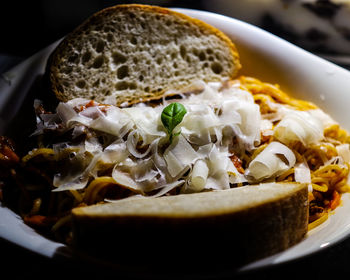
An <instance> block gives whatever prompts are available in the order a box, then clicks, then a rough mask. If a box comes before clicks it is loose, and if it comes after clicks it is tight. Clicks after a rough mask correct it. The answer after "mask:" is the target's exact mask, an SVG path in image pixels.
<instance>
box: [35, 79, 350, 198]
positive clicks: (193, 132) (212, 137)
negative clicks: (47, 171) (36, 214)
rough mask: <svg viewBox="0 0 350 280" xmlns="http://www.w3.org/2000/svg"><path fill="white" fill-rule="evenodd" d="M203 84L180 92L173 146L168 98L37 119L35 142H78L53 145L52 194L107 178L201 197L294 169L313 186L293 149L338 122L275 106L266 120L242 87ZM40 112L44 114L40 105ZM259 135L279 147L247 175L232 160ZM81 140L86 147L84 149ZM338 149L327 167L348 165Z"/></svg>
mask: <svg viewBox="0 0 350 280" xmlns="http://www.w3.org/2000/svg"><path fill="white" fill-rule="evenodd" d="M199 85H200V88H203V91H202V92H200V93H193V94H181V93H180V96H181V97H182V98H181V99H179V100H176V102H179V103H181V104H182V105H183V106H184V107H185V108H186V111H187V112H186V114H185V115H184V118H183V119H182V121H181V122H180V123H179V124H177V126H176V127H175V128H174V134H173V137H172V140H171V141H169V135H168V131H167V130H166V128H165V127H164V126H163V124H162V122H161V114H162V111H163V109H164V108H165V106H166V105H167V104H168V103H169V102H174V100H171V101H167V100H166V99H165V98H164V100H163V104H160V105H157V106H148V105H147V104H138V105H134V106H133V107H130V108H118V107H116V106H112V105H103V104H98V103H96V102H94V101H91V100H86V99H82V98H77V99H72V100H70V101H68V102H66V103H63V102H61V103H59V105H58V107H57V109H56V114H41V115H39V116H38V117H37V130H36V131H35V132H34V134H33V135H38V134H41V133H43V132H44V131H45V130H46V129H51V130H58V131H59V132H60V133H71V136H72V139H74V140H73V141H71V142H69V141H67V142H64V143H57V144H53V146H52V148H53V151H54V158H55V160H59V161H62V164H60V166H64V167H63V168H62V170H60V171H57V174H56V175H55V177H54V186H55V187H56V188H55V190H54V191H64V190H79V189H83V188H85V187H86V186H87V184H88V183H89V182H91V180H94V178H96V177H98V176H99V174H106V173H108V175H109V176H112V178H113V179H114V180H115V182H116V184H118V185H119V186H122V187H124V188H127V189H130V190H132V191H133V192H135V193H138V194H142V195H148V196H161V195H164V194H166V193H168V192H169V191H171V190H172V189H174V188H177V187H180V186H182V188H181V190H182V191H183V192H200V191H203V190H212V189H215V190H221V189H227V188H230V187H231V186H232V185H233V184H241V183H245V182H248V183H250V182H254V183H256V182H260V181H263V180H266V179H270V180H272V179H273V178H275V177H276V176H278V175H280V174H282V173H283V172H285V171H287V170H288V169H290V168H292V167H294V175H295V180H296V181H297V182H305V183H310V182H311V178H310V170H309V168H308V166H307V164H300V163H299V164H297V165H296V166H294V165H295V162H296V159H295V155H294V153H293V152H292V151H291V150H290V149H289V148H288V147H287V146H288V145H289V144H293V143H294V142H301V143H302V144H304V145H310V144H314V143H318V142H319V141H320V140H322V139H323V129H324V128H325V127H328V126H329V125H331V124H333V122H334V121H333V120H332V119H331V118H330V117H329V116H328V115H327V114H325V113H324V112H323V111H321V110H318V109H317V110H310V111H297V110H294V109H293V108H292V107H290V106H287V105H285V104H280V103H275V102H270V103H269V104H268V105H269V106H270V108H271V112H269V113H268V114H265V115H263V116H262V115H261V113H260V107H259V106H258V105H257V104H255V102H254V97H253V95H252V94H251V93H250V92H249V91H247V90H244V89H242V88H240V86H241V85H240V82H239V81H238V80H237V81H236V82H234V83H227V84H222V83H208V84H205V83H204V82H199ZM35 106H36V107H37V108H39V106H41V105H40V102H39V101H37V102H36V105H35ZM37 111H39V109H38V110H37ZM261 135H262V136H264V137H270V136H273V137H274V138H275V139H277V140H278V141H279V142H277V141H275V142H271V143H270V144H269V145H267V147H266V148H265V149H264V150H263V151H262V152H261V153H260V154H259V155H258V156H257V157H256V158H255V159H253V160H252V161H251V162H250V164H249V166H248V168H246V166H245V164H244V166H243V168H246V170H245V173H244V174H241V173H240V172H242V168H238V167H237V168H236V166H235V164H234V163H233V162H232V160H231V158H230V157H231V156H232V154H233V153H234V154H235V155H237V156H242V155H247V154H249V153H250V152H252V151H253V150H254V149H256V147H257V146H258V145H259V144H260V137H261ZM79 139H84V140H82V141H81V142H80V143H78V142H79ZM264 140H266V139H264ZM170 142H171V143H170ZM335 147H336V149H337V152H338V155H337V156H334V157H333V158H332V159H330V160H329V159H328V158H327V159H326V162H325V164H332V163H333V162H335V161H336V162H340V163H344V162H349V161H350V150H349V145H348V144H341V145H335ZM327 160H328V162H327ZM65 166H66V167H65ZM237 169H239V170H240V172H238V170H237ZM111 170H112V171H111ZM110 173H112V174H110Z"/></svg>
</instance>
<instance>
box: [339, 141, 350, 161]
mask: <svg viewBox="0 0 350 280" xmlns="http://www.w3.org/2000/svg"><path fill="white" fill-rule="evenodd" d="M335 148H336V149H337V152H338V155H339V156H340V157H341V158H342V159H343V161H344V162H350V148H349V144H340V145H338V146H336V147H335Z"/></svg>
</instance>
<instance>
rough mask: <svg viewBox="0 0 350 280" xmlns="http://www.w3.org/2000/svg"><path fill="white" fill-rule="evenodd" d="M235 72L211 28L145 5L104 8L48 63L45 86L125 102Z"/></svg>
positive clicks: (228, 50)
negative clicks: (48, 84)
mask: <svg viewBox="0 0 350 280" xmlns="http://www.w3.org/2000/svg"><path fill="white" fill-rule="evenodd" d="M239 68H240V63H239V58H238V53H237V51H236V48H235V46H234V44H233V43H232V42H231V40H230V39H229V38H228V37H227V36H226V35H225V34H224V33H222V32H221V31H219V30H218V29H216V28H214V27H212V26H210V25H208V24H206V23H204V22H202V21H200V20H197V19H194V18H190V17H188V16H186V15H183V14H181V13H177V12H174V11H172V10H169V9H166V8H161V7H156V6H148V5H137V4H130V5H117V6H114V7H110V8H107V9H104V10H102V11H100V12H98V13H96V14H94V15H93V16H91V17H90V18H89V19H88V20H86V21H85V22H84V23H83V24H82V25H80V26H79V27H78V28H77V29H75V30H74V31H73V32H71V33H70V34H69V35H68V36H67V37H66V38H65V39H64V40H63V41H62V42H61V43H60V45H59V46H58V47H57V48H56V50H55V51H54V52H53V54H52V56H51V57H50V59H49V63H48V71H49V73H48V74H49V76H50V82H51V88H52V89H53V91H54V93H55V94H56V96H57V98H58V99H59V100H61V101H67V100H69V99H72V98H76V97H83V98H87V99H95V100H96V101H98V102H103V103H112V104H116V105H128V104H132V103H138V102H140V101H145V100H150V99H155V98H159V97H160V96H162V95H163V94H164V93H166V92H167V91H169V90H174V91H176V90H184V89H185V88H187V87H189V86H190V85H191V84H192V83H193V82H195V81H197V80H203V81H218V80H222V79H225V78H232V77H234V76H235V75H236V73H237V71H238V69H239Z"/></svg>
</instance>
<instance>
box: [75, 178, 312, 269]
mask: <svg viewBox="0 0 350 280" xmlns="http://www.w3.org/2000/svg"><path fill="white" fill-rule="evenodd" d="M72 214H73V237H74V245H75V246H76V247H77V248H79V249H80V250H84V251H90V252H91V251H92V252H94V253H96V252H98V253H100V255H105V254H107V255H109V254H108V252H109V253H112V255H113V256H114V257H116V256H119V254H121V256H123V258H124V260H125V258H126V255H128V253H130V252H133V253H134V254H136V255H137V256H138V258H140V259H142V261H144V259H143V258H142V257H141V255H147V254H152V253H156V252H158V253H159V254H163V255H164V258H166V259H167V260H168V256H169V255H175V256H176V253H178V254H180V256H181V258H182V257H183V254H184V253H185V254H186V258H194V259H196V260H202V258H204V259H207V260H208V259H210V258H212V256H211V255H210V254H216V257H217V256H218V255H217V254H219V257H220V259H224V258H225V257H224V256H227V255H226V254H227V253H229V259H230V262H231V260H234V261H235V262H236V264H238V263H240V264H242V263H246V262H248V261H252V260H256V259H258V258H262V257H265V256H268V255H271V254H274V253H277V252H279V251H282V250H284V249H286V248H288V247H290V246H292V245H293V244H296V243H297V242H299V241H300V240H301V239H302V238H303V237H304V236H305V234H306V232H307V225H308V196H307V186H306V185H305V184H293V183H266V184H260V185H255V186H244V187H240V188H232V189H228V190H221V191H212V192H203V193H195V194H183V195H177V196H164V197H159V198H135V199H127V200H120V201H118V202H115V203H114V202H113V203H108V204H102V205H94V206H88V207H80V208H75V209H73V211H72ZM114 249H116V250H114ZM135 250H136V251H137V252H135ZM122 252H123V253H122ZM130 257H131V258H132V256H130ZM236 257H237V259H236Z"/></svg>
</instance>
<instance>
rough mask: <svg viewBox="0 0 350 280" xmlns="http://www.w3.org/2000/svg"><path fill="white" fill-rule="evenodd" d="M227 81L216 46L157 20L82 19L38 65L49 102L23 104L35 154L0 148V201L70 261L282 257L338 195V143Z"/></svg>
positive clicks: (222, 51) (240, 82) (207, 36)
mask: <svg viewBox="0 0 350 280" xmlns="http://www.w3.org/2000/svg"><path fill="white" fill-rule="evenodd" d="M120 22H122V23H123V24H121V23H120ZM120 25H123V27H121V26H120ZM169 26H170V27H171V28H170V27H169ZM140 30H141V31H142V30H143V31H144V32H140ZM151 30H153V31H154V30H157V32H150V31H151ZM170 31H171V32H172V33H171V34H172V35H171V36H170V37H169V32H170ZM134 32H136V33H137V34H138V36H136V35H135V34H136V33H135V34H134ZM109 34H111V35H109ZM130 34H134V35H132V36H131V35H130ZM141 34H147V38H149V40H148V41H147V42H144V41H143V40H142V38H143V35H141ZM150 34H151V35H150ZM193 36H195V37H196V40H198V41H197V43H196V44H192V43H190V42H192V41H191V40H189V38H193ZM118 38H120V39H121V40H118ZM169 38H170V39H171V40H169ZM199 42H200V43H199ZM184 46H185V47H184ZM184 49H185V50H186V51H184ZM133 50H137V51H139V52H140V53H139V54H137V55H135V54H134V53H133ZM154 50H157V51H156V52H155V51H154ZM117 51H118V53H119V54H120V53H121V51H122V52H123V53H122V54H123V59H121V57H120V56H118V55H115V52H117ZM86 53H88V55H86ZM101 57H102V58H101ZM118 57H119V58H118ZM100 58H101V59H100ZM116 58H118V59H119V60H118V59H117V61H116V60H115V59H116ZM141 58H142V59H141ZM120 59H121V60H120ZM147 59H149V60H150V62H149V63H148V62H147ZM144 60H146V62H145V61H144ZM96 61H97V62H96ZM158 61H159V63H158ZM95 63H96V64H98V65H96V64H95ZM145 63H146V64H145ZM163 63H164V65H163ZM175 63H176V65H177V66H175ZM115 64H118V65H115ZM156 64H159V65H160V66H156ZM169 64H170V65H169ZM146 65H147V66H146ZM213 65H216V66H214V67H212V66H213ZM96 66H99V67H96ZM121 68H123V69H124V70H125V69H127V70H126V71H125V72H124V74H125V73H126V74H127V75H118V73H119V74H120V71H122V70H120V69H121ZM239 68H240V63H239V60H238V54H237V51H236V49H235V46H234V45H233V43H232V42H231V41H230V40H229V39H228V38H227V37H226V36H225V35H224V34H223V33H221V32H220V31H219V30H217V29H215V28H214V27H211V26H208V25H207V24H205V23H202V22H201V21H198V20H194V19H191V18H189V17H187V16H183V15H181V14H178V13H176V12H173V11H170V10H168V9H164V8H159V7H149V6H144V5H121V6H115V7H112V8H108V9H106V10H104V11H101V12H99V13H97V14H95V15H93V16H92V17H91V18H90V19H89V20H87V21H86V22H85V23H83V24H82V25H81V26H80V27H78V28H77V29H76V30H75V31H73V32H72V33H71V34H70V35H68V36H67V37H66V38H65V39H64V40H63V41H62V42H61V43H60V45H59V46H58V47H57V49H56V50H55V51H54V52H53V54H52V55H51V57H50V59H49V61H48V67H47V71H48V74H49V75H48V76H49V77H50V85H51V87H52V90H53V92H54V94H55V95H56V96H57V98H58V103H57V106H56V109H55V110H52V111H48V110H47V106H48V105H47V104H46V103H45V100H35V102H34V111H35V113H36V129H35V130H34V131H33V133H32V134H31V136H30V138H31V139H36V144H35V145H34V146H33V147H32V148H31V149H30V151H29V152H26V153H24V154H23V155H17V154H16V149H15V147H14V146H15V145H14V143H12V142H11V141H10V140H9V139H7V138H6V137H2V138H1V139H0V140H1V141H0V164H1V165H2V166H3V167H5V168H3V170H2V171H1V174H0V176H1V181H2V182H3V183H2V187H1V190H2V192H1V194H2V197H3V200H4V201H5V202H6V203H7V205H9V206H10V207H12V208H13V209H16V211H18V213H20V214H21V216H22V217H23V219H24V221H25V223H27V224H29V225H31V226H33V227H35V228H36V229H38V230H41V231H44V232H46V233H50V234H51V235H54V237H55V238H56V239H57V240H61V241H63V242H65V243H68V244H72V245H73V246H75V247H76V248H78V249H79V250H83V251H98V252H99V253H101V250H102V251H109V252H105V253H107V254H112V255H113V252H115V251H116V250H114V249H118V250H120V251H119V252H122V251H121V248H122V247H123V249H124V251H123V252H127V251H128V248H129V249H130V248H133V250H134V249H137V248H136V247H138V246H139V247H138V248H139V249H140V248H142V249H152V248H153V249H155V247H157V248H158V249H162V248H165V250H166V249H167V248H173V249H174V250H175V249H177V250H181V248H184V247H183V246H184V244H186V246H187V245H188V246H192V247H191V248H192V249H193V248H195V250H193V252H202V251H203V248H204V249H205V248H208V249H209V248H210V251H213V250H218V249H220V248H222V247H221V246H225V247H226V246H227V248H234V249H235V250H239V251H238V252H239V256H241V261H251V260H254V259H257V258H262V257H265V256H267V255H270V254H273V253H276V252H279V251H281V250H284V249H286V248H288V247H290V246H292V245H293V244H296V243H297V242H299V241H301V240H302V238H303V237H304V236H305V234H306V233H307V231H308V228H309V229H310V228H312V227H314V226H317V225H318V224H320V223H321V222H322V221H324V220H326V219H327V217H328V213H329V212H330V211H332V210H334V209H335V208H337V207H338V206H339V205H340V204H341V194H342V193H344V192H347V191H348V190H349V186H348V175H349V162H350V150H349V143H350V138H349V135H348V133H347V132H346V131H345V130H343V129H342V128H341V127H340V126H339V124H338V123H337V122H336V121H334V120H333V119H332V118H331V117H330V116H329V115H327V113H325V112H324V111H323V110H321V109H320V108H318V107H317V106H316V105H315V104H313V103H310V102H308V101H303V100H298V99H295V98H292V97H290V96H289V95H288V94H286V93H285V92H283V91H282V90H281V89H280V87H279V86H278V85H273V84H270V83H265V82H262V81H260V80H258V79H255V78H251V77H247V76H237V75H236V72H237V71H238V69H239ZM118 70H120V71H118ZM124 70H123V71H124ZM176 73H177V74H176ZM140 76H142V77H143V78H142V79H141V80H140ZM146 81H147V84H145V83H146ZM124 82H125V83H124ZM120 83H124V84H125V85H128V86H125V87H119V86H118V85H119V84H120ZM131 84H134V85H135V87H134V86H130V85H131ZM146 89H147V90H146ZM185 232H187V235H186V233H185ZM192 233H193V234H194V235H191V234H192ZM201 234H202V235H203V236H205V237H206V241H205V243H203V239H202V238H195V237H196V236H199V235H201ZM234 237H237V238H239V240H240V241H241V242H235V244H233V242H231V240H232V238H234ZM152 238H153V239H152ZM167 238H168V239H167ZM169 239H170V240H169ZM116 240H117V241H118V240H119V241H120V240H123V242H116ZM157 241H158V242H159V243H157ZM120 243H123V244H120ZM237 243H238V244H237ZM108 244H109V245H108ZM203 244H205V246H204V245H203ZM106 245H108V246H109V247H108V248H109V249H107V250H106ZM153 245H157V246H153ZM128 246H131V247H128ZM135 246H136V247H135ZM152 246H153V247H152ZM163 246H164V247H163ZM169 246H170V247H169ZM203 246H204V247H203ZM159 247H162V248H159ZM133 250H131V251H133ZM147 252H149V251H147ZM129 253H130V250H129ZM139 253H140V252H139ZM102 255H103V254H102Z"/></svg>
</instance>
